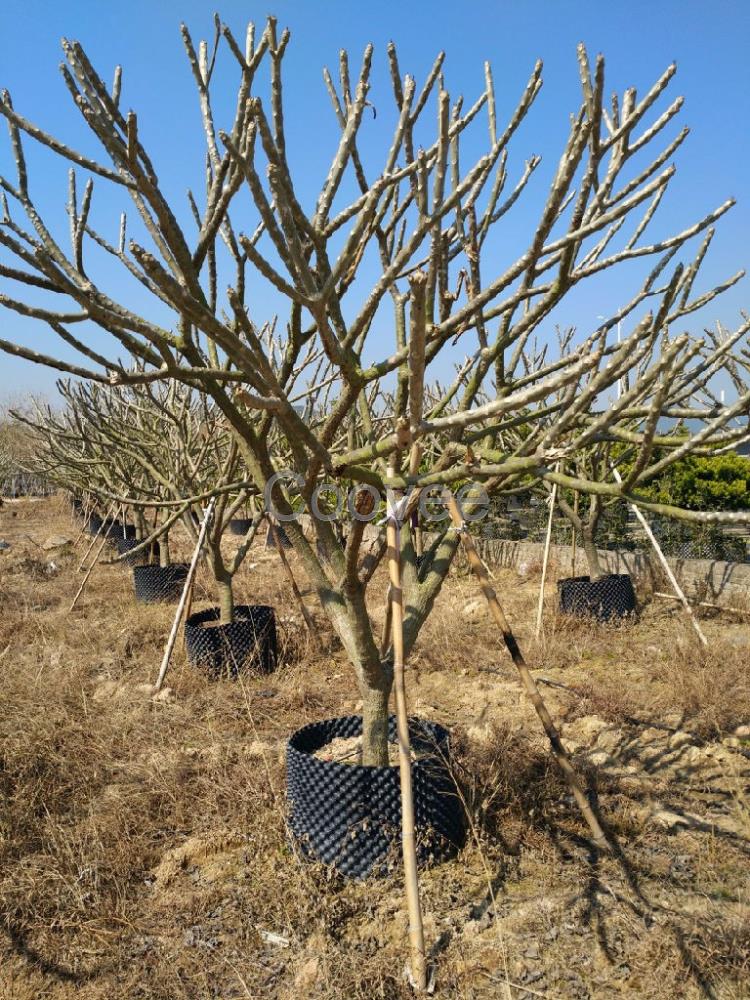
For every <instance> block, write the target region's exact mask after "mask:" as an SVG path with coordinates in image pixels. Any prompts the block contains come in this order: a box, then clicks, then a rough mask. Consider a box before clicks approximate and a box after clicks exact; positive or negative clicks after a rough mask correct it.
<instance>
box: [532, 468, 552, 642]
mask: <svg viewBox="0 0 750 1000" xmlns="http://www.w3.org/2000/svg"><path fill="white" fill-rule="evenodd" d="M556 499H557V483H555V484H554V485H553V487H552V493H551V494H550V498H549V517H548V519H547V537H546V538H545V540H544V559H543V560H542V580H541V583H540V584H539V603H538V605H537V609H536V637H537V639H538V638H539V633H540V632H541V631H542V616H543V614H544V585H545V584H546V582H547V564H548V563H549V547H550V542H551V541H552V520H553V518H554V516H555V500H556Z"/></svg>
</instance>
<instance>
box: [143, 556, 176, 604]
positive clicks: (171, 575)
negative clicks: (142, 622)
mask: <svg viewBox="0 0 750 1000" xmlns="http://www.w3.org/2000/svg"><path fill="white" fill-rule="evenodd" d="M187 575H188V565H187V563H172V564H171V565H169V566H135V567H133V584H134V586H135V599H136V600H137V601H143V602H144V604H154V603H156V602H157V601H178V600H179V599H180V594H181V593H182V590H183V588H184V586H185V581H186V580H187Z"/></svg>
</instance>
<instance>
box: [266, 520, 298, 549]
mask: <svg viewBox="0 0 750 1000" xmlns="http://www.w3.org/2000/svg"><path fill="white" fill-rule="evenodd" d="M276 535H277V536H278V539H279V544H280V545H283V546H284V548H285V549H288V548H291V545H292V543H291V542H290V541H289V536H288V535H287V533H286V532H285V531H284V529H283V528H282V527H281V525H280V524H277V525H276ZM266 548H267V549H275V548H276V542H275V540H274V537H273V532H272V531H271V528H270V525H269V528H268V531H267V532H266Z"/></svg>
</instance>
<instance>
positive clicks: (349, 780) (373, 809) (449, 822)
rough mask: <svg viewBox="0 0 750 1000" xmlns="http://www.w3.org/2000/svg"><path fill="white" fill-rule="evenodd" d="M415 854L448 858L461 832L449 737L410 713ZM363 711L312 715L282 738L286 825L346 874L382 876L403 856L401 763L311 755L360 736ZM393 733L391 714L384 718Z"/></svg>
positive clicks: (422, 858)
mask: <svg viewBox="0 0 750 1000" xmlns="http://www.w3.org/2000/svg"><path fill="white" fill-rule="evenodd" d="M409 731H410V739H411V742H412V746H413V748H414V749H415V750H417V751H420V750H421V751H425V752H426V753H427V754H429V756H425V757H423V758H421V759H418V760H416V761H415V762H413V763H412V782H413V789H414V816H415V823H416V831H417V857H418V860H419V863H420V864H422V865H427V864H433V863H435V862H439V861H443V860H445V859H447V858H449V857H452V856H453V855H454V854H455V853H456V851H457V850H458V849H459V848H460V847H461V845H462V844H463V842H464V837H465V818H464V810H463V806H462V804H461V800H460V798H459V796H458V794H457V792H456V787H455V784H454V782H453V779H452V777H451V774H450V771H449V767H448V761H449V759H450V758H449V754H450V736H449V733H448V731H447V730H446V729H444V728H443V727H442V726H439V725H437V724H436V723H430V722H424V721H422V720H420V719H410V720H409ZM361 734H362V717H361V716H359V715H349V716H344V717H343V718H339V719H328V720H326V721H325V722H314V723H312V724H311V725H309V726H305V727H304V729H300V730H298V731H297V732H296V733H295V734H294V735H293V736H292V738H291V739H290V740H289V742H288V744H287V750H286V774H287V798H288V800H289V826H290V830H291V833H292V835H293V836H294V838H295V839H296V841H297V843H298V845H299V847H300V849H301V850H302V853H303V854H304V855H305V856H307V857H309V858H311V859H315V860H318V861H322V862H324V863H325V864H327V865H331V866H332V867H333V868H335V869H336V871H338V872H339V873H340V874H341V875H344V876H346V877H347V878H354V879H363V878H367V877H368V876H373V875H381V876H382V875H386V874H387V873H388V872H389V871H391V870H392V869H393V868H394V866H397V865H399V864H400V863H401V787H400V780H399V768H398V767H364V766H363V765H360V764H342V763H337V762H335V761H325V760H319V759H318V758H317V757H314V756H313V754H314V752H315V751H316V750H319V749H320V748H321V747H324V746H325V745H326V744H327V743H330V742H331V740H333V739H336V738H337V737H351V736H360V735H361ZM388 739H389V740H390V741H391V742H392V743H393V742H395V740H396V718H395V716H391V717H390V719H389V721H388Z"/></svg>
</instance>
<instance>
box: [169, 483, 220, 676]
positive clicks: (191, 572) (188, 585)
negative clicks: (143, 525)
mask: <svg viewBox="0 0 750 1000" xmlns="http://www.w3.org/2000/svg"><path fill="white" fill-rule="evenodd" d="M215 505H216V497H212V498H211V501H210V502H209V504H208V507H206V512H205V514H204V515H203V523H202V524H201V529H200V531H199V532H198V541H197V542H196V543H195V549H194V551H193V557H192V559H191V560H190V567H189V569H188V575H187V579H186V580H185V586H184V587H183V588H182V594H181V596H180V602H179V604H178V605H177V611H176V612H175V616H174V621H173V622H172V631H171V632H170V633H169V639H167V645H166V648H165V650H164V656H163V657H162V661H161V667H160V668H159V676H158V677H157V678H156V684H154V694H158V693H159V691H161V687H162V684H163V683H164V678H165V677H166V676H167V670H168V669H169V661H170V660H171V659H172V652H173V650H174V645H175V642H176V641H177V632H178V629H179V627H180V622H181V621H182V615H183V612H184V610H185V607H186V605H187V601H188V596H189V595H190V594H191V592H192V589H193V580H194V579H195V571H196V569H197V567H198V560H199V558H200V554H201V549H202V548H203V542H204V541H205V538H206V532H207V531H208V525H209V522H210V520H211V515H212V514H213V512H214V507H215Z"/></svg>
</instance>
